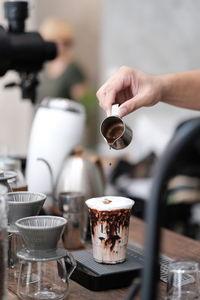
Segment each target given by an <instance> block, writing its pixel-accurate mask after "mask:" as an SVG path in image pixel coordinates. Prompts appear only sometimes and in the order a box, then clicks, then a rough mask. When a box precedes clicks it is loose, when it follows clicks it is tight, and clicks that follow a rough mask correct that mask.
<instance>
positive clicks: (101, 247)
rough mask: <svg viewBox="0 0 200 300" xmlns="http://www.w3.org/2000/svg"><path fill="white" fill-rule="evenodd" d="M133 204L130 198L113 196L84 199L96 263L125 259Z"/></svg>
mask: <svg viewBox="0 0 200 300" xmlns="http://www.w3.org/2000/svg"><path fill="white" fill-rule="evenodd" d="M133 204H134V201H133V200H131V199H128V198H124V197H113V196H106V197H99V198H91V199H89V200H87V201H86V205H87V206H88V208H89V213H90V224H91V235H92V246H93V257H94V259H95V261H97V262H98V263H105V264H117V263H121V262H123V261H125V259H126V248H127V243H128V231H129V220H130V214H131V208H132V206H133Z"/></svg>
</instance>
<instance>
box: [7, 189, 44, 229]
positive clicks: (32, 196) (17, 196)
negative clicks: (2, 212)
mask: <svg viewBox="0 0 200 300" xmlns="http://www.w3.org/2000/svg"><path fill="white" fill-rule="evenodd" d="M4 197H5V200H6V202H7V205H8V231H9V232H12V233H13V232H18V229H17V227H16V226H15V222H16V221H17V220H18V219H21V218H23V217H28V216H34V215H37V214H38V213H39V212H40V210H41V208H42V206H43V204H44V202H45V200H46V195H44V194H41V193H31V192H11V193H7V194H6V195H5V196H4Z"/></svg>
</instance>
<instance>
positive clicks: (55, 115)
mask: <svg viewBox="0 0 200 300" xmlns="http://www.w3.org/2000/svg"><path fill="white" fill-rule="evenodd" d="M84 129H85V110H84V107H83V106H82V105H81V104H80V103H77V102H75V101H72V100H68V99H61V98H56V99H55V98H54V99H49V98H47V99H44V100H43V101H42V103H41V105H40V106H39V108H38V109H37V112H36V115H35V118H34V121H33V125H32V130H31V134H30V140H29V149H28V155H27V167H26V181H27V184H28V189H29V190H31V191H34V192H42V193H46V194H51V193H52V184H55V182H56V181H57V177H58V174H59V172H60V170H61V167H62V164H63V161H64V159H65V158H66V156H67V155H69V154H70V153H71V151H72V150H73V149H74V147H75V146H77V145H78V144H80V143H81V140H82V137H83V135H84ZM39 158H43V159H44V160H46V161H47V162H48V163H49V165H50V166H51V169H52V172H53V175H54V176H53V183H52V178H51V174H50V173H49V170H48V168H47V166H46V165H45V164H44V163H43V162H41V161H40V160H38V159H39Z"/></svg>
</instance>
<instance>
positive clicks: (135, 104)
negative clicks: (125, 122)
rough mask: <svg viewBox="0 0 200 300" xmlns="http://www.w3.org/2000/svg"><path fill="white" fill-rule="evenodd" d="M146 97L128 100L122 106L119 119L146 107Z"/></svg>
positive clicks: (138, 96)
mask: <svg viewBox="0 0 200 300" xmlns="http://www.w3.org/2000/svg"><path fill="white" fill-rule="evenodd" d="M145 103H146V101H145V97H144V96H142V95H136V96H135V97H133V98H131V99H129V100H127V101H126V102H125V103H123V104H122V105H121V106H120V109H119V117H121V118H122V117H124V116H126V115H128V114H130V113H131V112H133V111H135V110H136V109H138V108H140V107H142V106H145Z"/></svg>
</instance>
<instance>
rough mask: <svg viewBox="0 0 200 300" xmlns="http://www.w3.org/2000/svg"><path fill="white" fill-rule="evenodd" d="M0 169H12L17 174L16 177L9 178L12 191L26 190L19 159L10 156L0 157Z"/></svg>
mask: <svg viewBox="0 0 200 300" xmlns="http://www.w3.org/2000/svg"><path fill="white" fill-rule="evenodd" d="M0 169H2V170H4V171H14V172H15V173H16V174H17V177H16V179H11V180H9V184H10V187H11V188H12V191H13V192H17V191H27V184H26V182H25V178H24V175H23V173H22V170H21V161H20V160H19V159H13V158H10V157H0Z"/></svg>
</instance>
